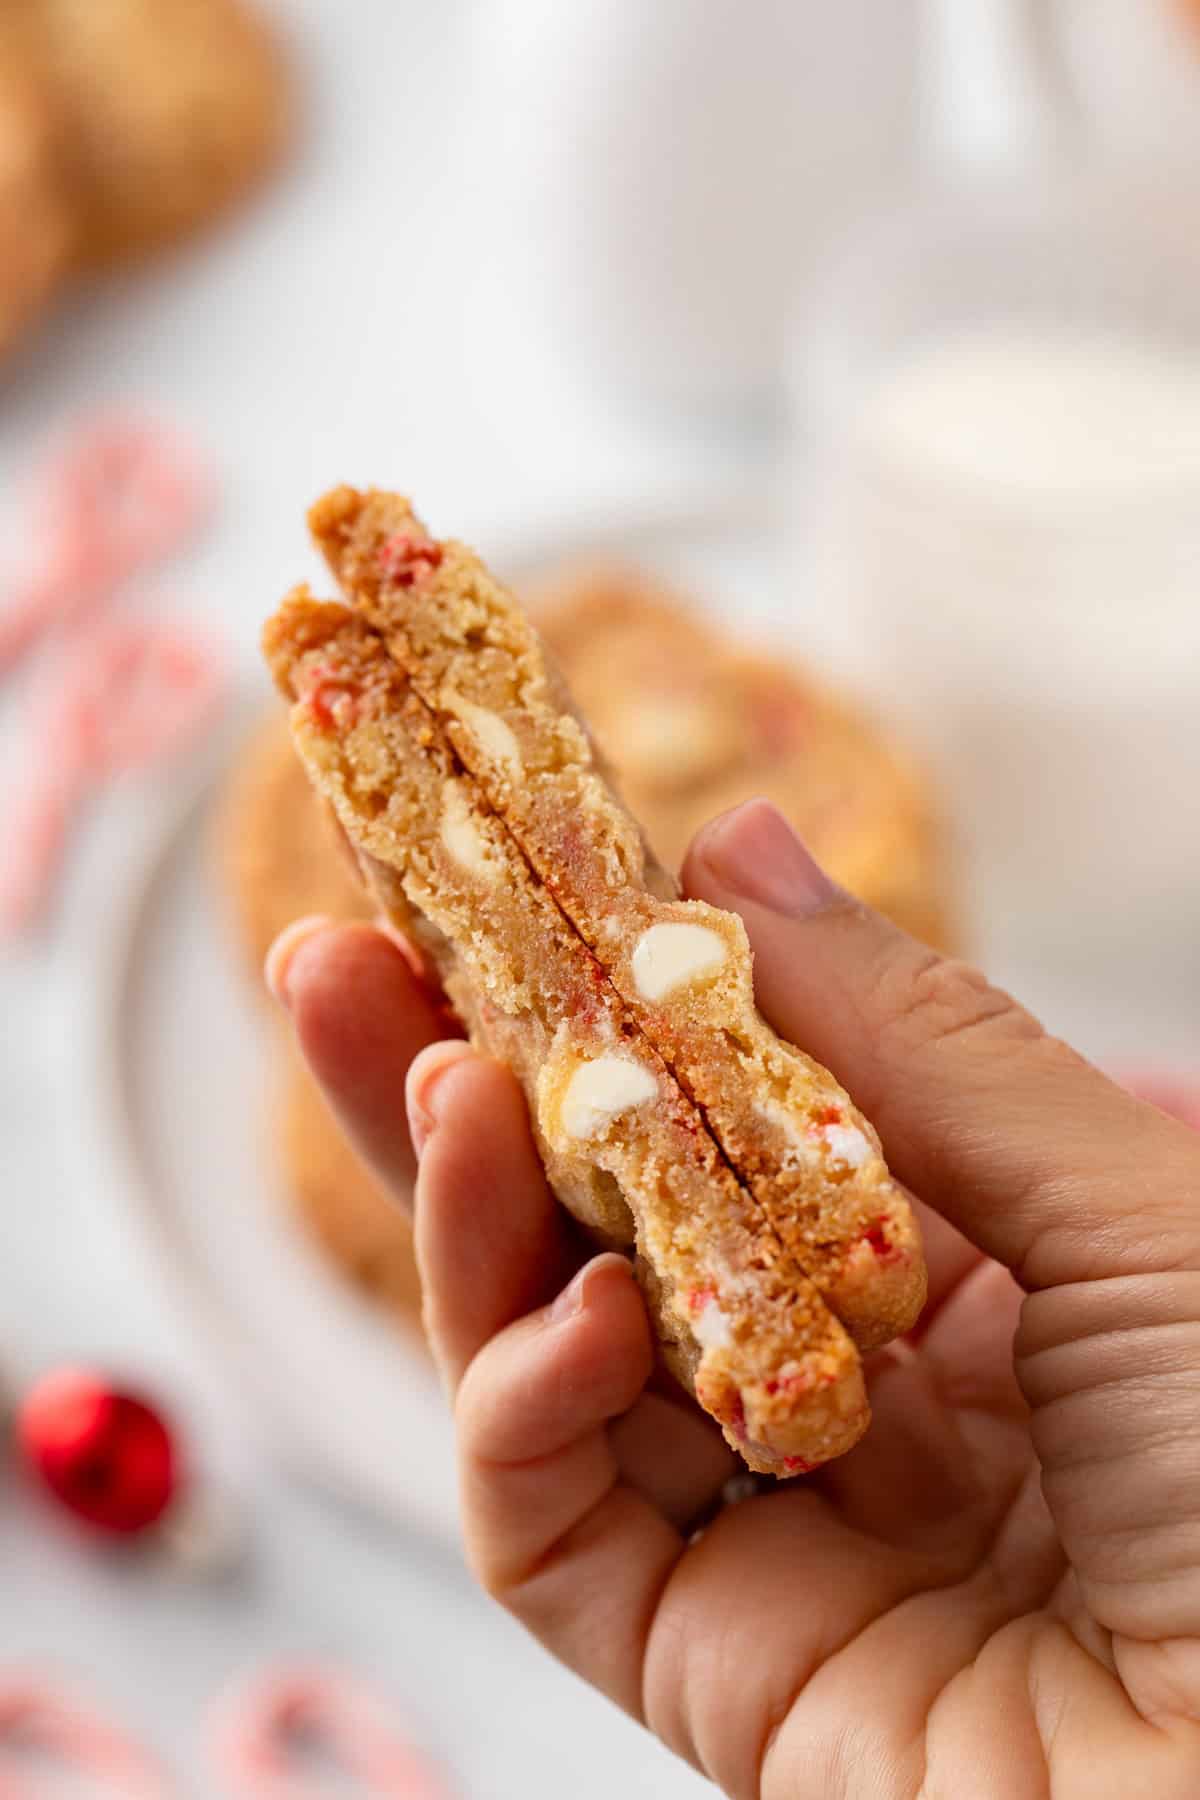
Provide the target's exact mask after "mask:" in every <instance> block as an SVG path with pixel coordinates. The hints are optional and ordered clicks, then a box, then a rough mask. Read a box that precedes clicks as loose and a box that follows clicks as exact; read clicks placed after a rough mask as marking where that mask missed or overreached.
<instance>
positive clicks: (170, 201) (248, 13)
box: [18, 0, 290, 264]
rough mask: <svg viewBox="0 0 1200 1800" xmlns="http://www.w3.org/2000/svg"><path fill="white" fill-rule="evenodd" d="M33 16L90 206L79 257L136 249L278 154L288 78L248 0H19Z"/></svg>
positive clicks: (79, 191)
mask: <svg viewBox="0 0 1200 1800" xmlns="http://www.w3.org/2000/svg"><path fill="white" fill-rule="evenodd" d="M18 4H23V5H27V6H28V7H29V9H30V13H31V17H32V19H33V22H34V24H35V27H36V33H37V39H38V46H39V54H40V58H41V63H42V67H43V69H44V71H45V74H46V77H47V79H48V81H49V82H50V83H51V84H52V87H53V90H54V94H55V101H56V105H57V108H58V111H59V115H60V120H61V124H62V129H63V133H64V140H65V143H66V146H67V151H68V156H69V170H68V172H69V177H70V180H71V184H72V188H73V191H74V195H75V199H76V204H77V208H78V212H79V217H80V232H79V240H78V257H79V260H80V262H82V263H86V264H104V263H111V262H114V261H119V260H123V259H125V258H128V257H132V256H139V255H142V254H144V253H146V252H148V251H151V250H154V249H157V248H158V247H159V246H161V245H164V244H167V243H170V242H172V241H173V240H175V239H177V238H180V237H182V236H184V235H185V234H187V233H188V232H190V231H192V230H194V229H195V228H196V227H198V226H200V225H202V224H203V223H205V222H206V221H207V220H208V219H210V218H212V217H213V216H215V215H216V214H218V213H220V212H223V211H224V210H225V209H226V208H227V207H228V206H229V205H230V204H231V203H232V202H234V201H235V200H237V199H239V198H240V197H241V195H242V194H243V193H244V192H246V190H248V189H249V188H251V187H252V186H253V185H254V184H255V182H256V181H257V180H258V179H259V177H260V176H261V175H262V174H263V173H264V172H265V171H266V170H267V169H268V168H270V167H271V165H272V164H273V163H274V162H275V161H276V159H277V158H278V156H279V154H280V152H281V150H282V148H283V146H284V144H285V142H286V140H287V136H288V128H289V122H290V84H289V81H288V77H287V71H286V68H285V65H284V61H283V58H282V56H281V52H280V49H279V46H278V44H277V42H276V40H275V37H274V34H273V33H272V32H271V31H270V30H269V28H268V26H267V24H266V22H265V21H264V20H263V19H262V18H261V17H260V15H259V14H258V13H257V12H256V11H255V10H254V8H253V6H252V5H251V4H249V3H248V0H18Z"/></svg>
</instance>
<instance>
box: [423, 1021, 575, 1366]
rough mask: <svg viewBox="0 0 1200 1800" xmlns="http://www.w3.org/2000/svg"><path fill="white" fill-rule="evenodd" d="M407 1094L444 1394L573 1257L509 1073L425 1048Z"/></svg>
mask: <svg viewBox="0 0 1200 1800" xmlns="http://www.w3.org/2000/svg"><path fill="white" fill-rule="evenodd" d="M407 1096H408V1109H409V1116H410V1119H411V1121H412V1130H413V1134H414V1136H415V1138H416V1140H417V1143H418V1147H419V1148H420V1156H421V1167H420V1173H419V1175H418V1178H417V1217H416V1250H417V1262H418V1265H419V1267H420V1270H421V1281H422V1286H423V1288H424V1293H425V1328H426V1331H427V1333H428V1336H429V1340H430V1345H431V1347H432V1349H433V1353H434V1356H435V1357H436V1359H437V1362H438V1366H439V1368H440V1369H441V1370H442V1373H443V1376H444V1378H445V1380H446V1383H447V1385H448V1386H449V1388H450V1389H451V1391H453V1390H454V1389H455V1388H457V1386H458V1384H459V1382H460V1381H461V1379H462V1376H463V1372H464V1370H465V1369H466V1367H467V1364H468V1363H469V1362H470V1361H471V1358H472V1357H473V1356H474V1355H475V1354H476V1353H477V1351H479V1350H480V1349H481V1348H482V1347H483V1345H484V1344H486V1343H487V1341H488V1339H489V1338H491V1337H494V1336H495V1334H496V1333H497V1332H498V1331H501V1330H503V1329H504V1327H505V1326H506V1325H510V1324H511V1323H512V1321H513V1320H514V1319H518V1318H521V1317H522V1316H523V1315H524V1314H525V1313H527V1312H529V1311H531V1310H532V1309H533V1308H534V1307H536V1306H540V1305H541V1304H542V1303H543V1302H544V1301H546V1300H548V1299H549V1298H550V1297H551V1295H553V1294H555V1293H557V1291H558V1289H559V1288H560V1287H561V1286H562V1284H563V1282H564V1281H565V1280H566V1278H567V1275H568V1274H569V1272H570V1268H571V1266H572V1265H573V1262H574V1261H576V1260H577V1258H576V1257H575V1255H574V1250H573V1245H572V1243H571V1241H570V1237H569V1233H568V1229H567V1219H566V1214H565V1213H564V1212H563V1210H562V1208H561V1207H560V1206H559V1205H558V1203H557V1201H556V1200H555V1198H554V1196H553V1194H552V1193H551V1192H550V1189H549V1187H548V1186H547V1184H546V1177H545V1175H544V1174H543V1172H542V1165H541V1162H540V1161H539V1159H538V1154H537V1150H536V1149H535V1148H534V1143H533V1139H532V1137H531V1135H530V1131H529V1117H528V1114H527V1112H526V1110H525V1101H524V1098H523V1096H522V1094H521V1090H520V1088H519V1087H518V1086H517V1083H516V1079H515V1078H514V1076H513V1075H512V1074H511V1073H510V1072H509V1070H507V1069H506V1068H503V1067H502V1066H501V1065H500V1064H499V1063H495V1062H490V1061H488V1060H486V1059H485V1058H483V1057H479V1056H476V1055H474V1054H473V1052H472V1051H470V1050H469V1049H468V1048H467V1047H466V1045H462V1044H460V1045H456V1046H453V1047H451V1046H448V1045H443V1044H435V1045H433V1046H432V1047H431V1048H429V1049H427V1050H425V1051H423V1052H422V1053H421V1055H419V1056H418V1057H417V1059H416V1061H415V1062H414V1063H413V1065H412V1068H411V1070H410V1071H409V1077H408V1089H407ZM422 1140H423V1147H421V1145H422Z"/></svg>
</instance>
